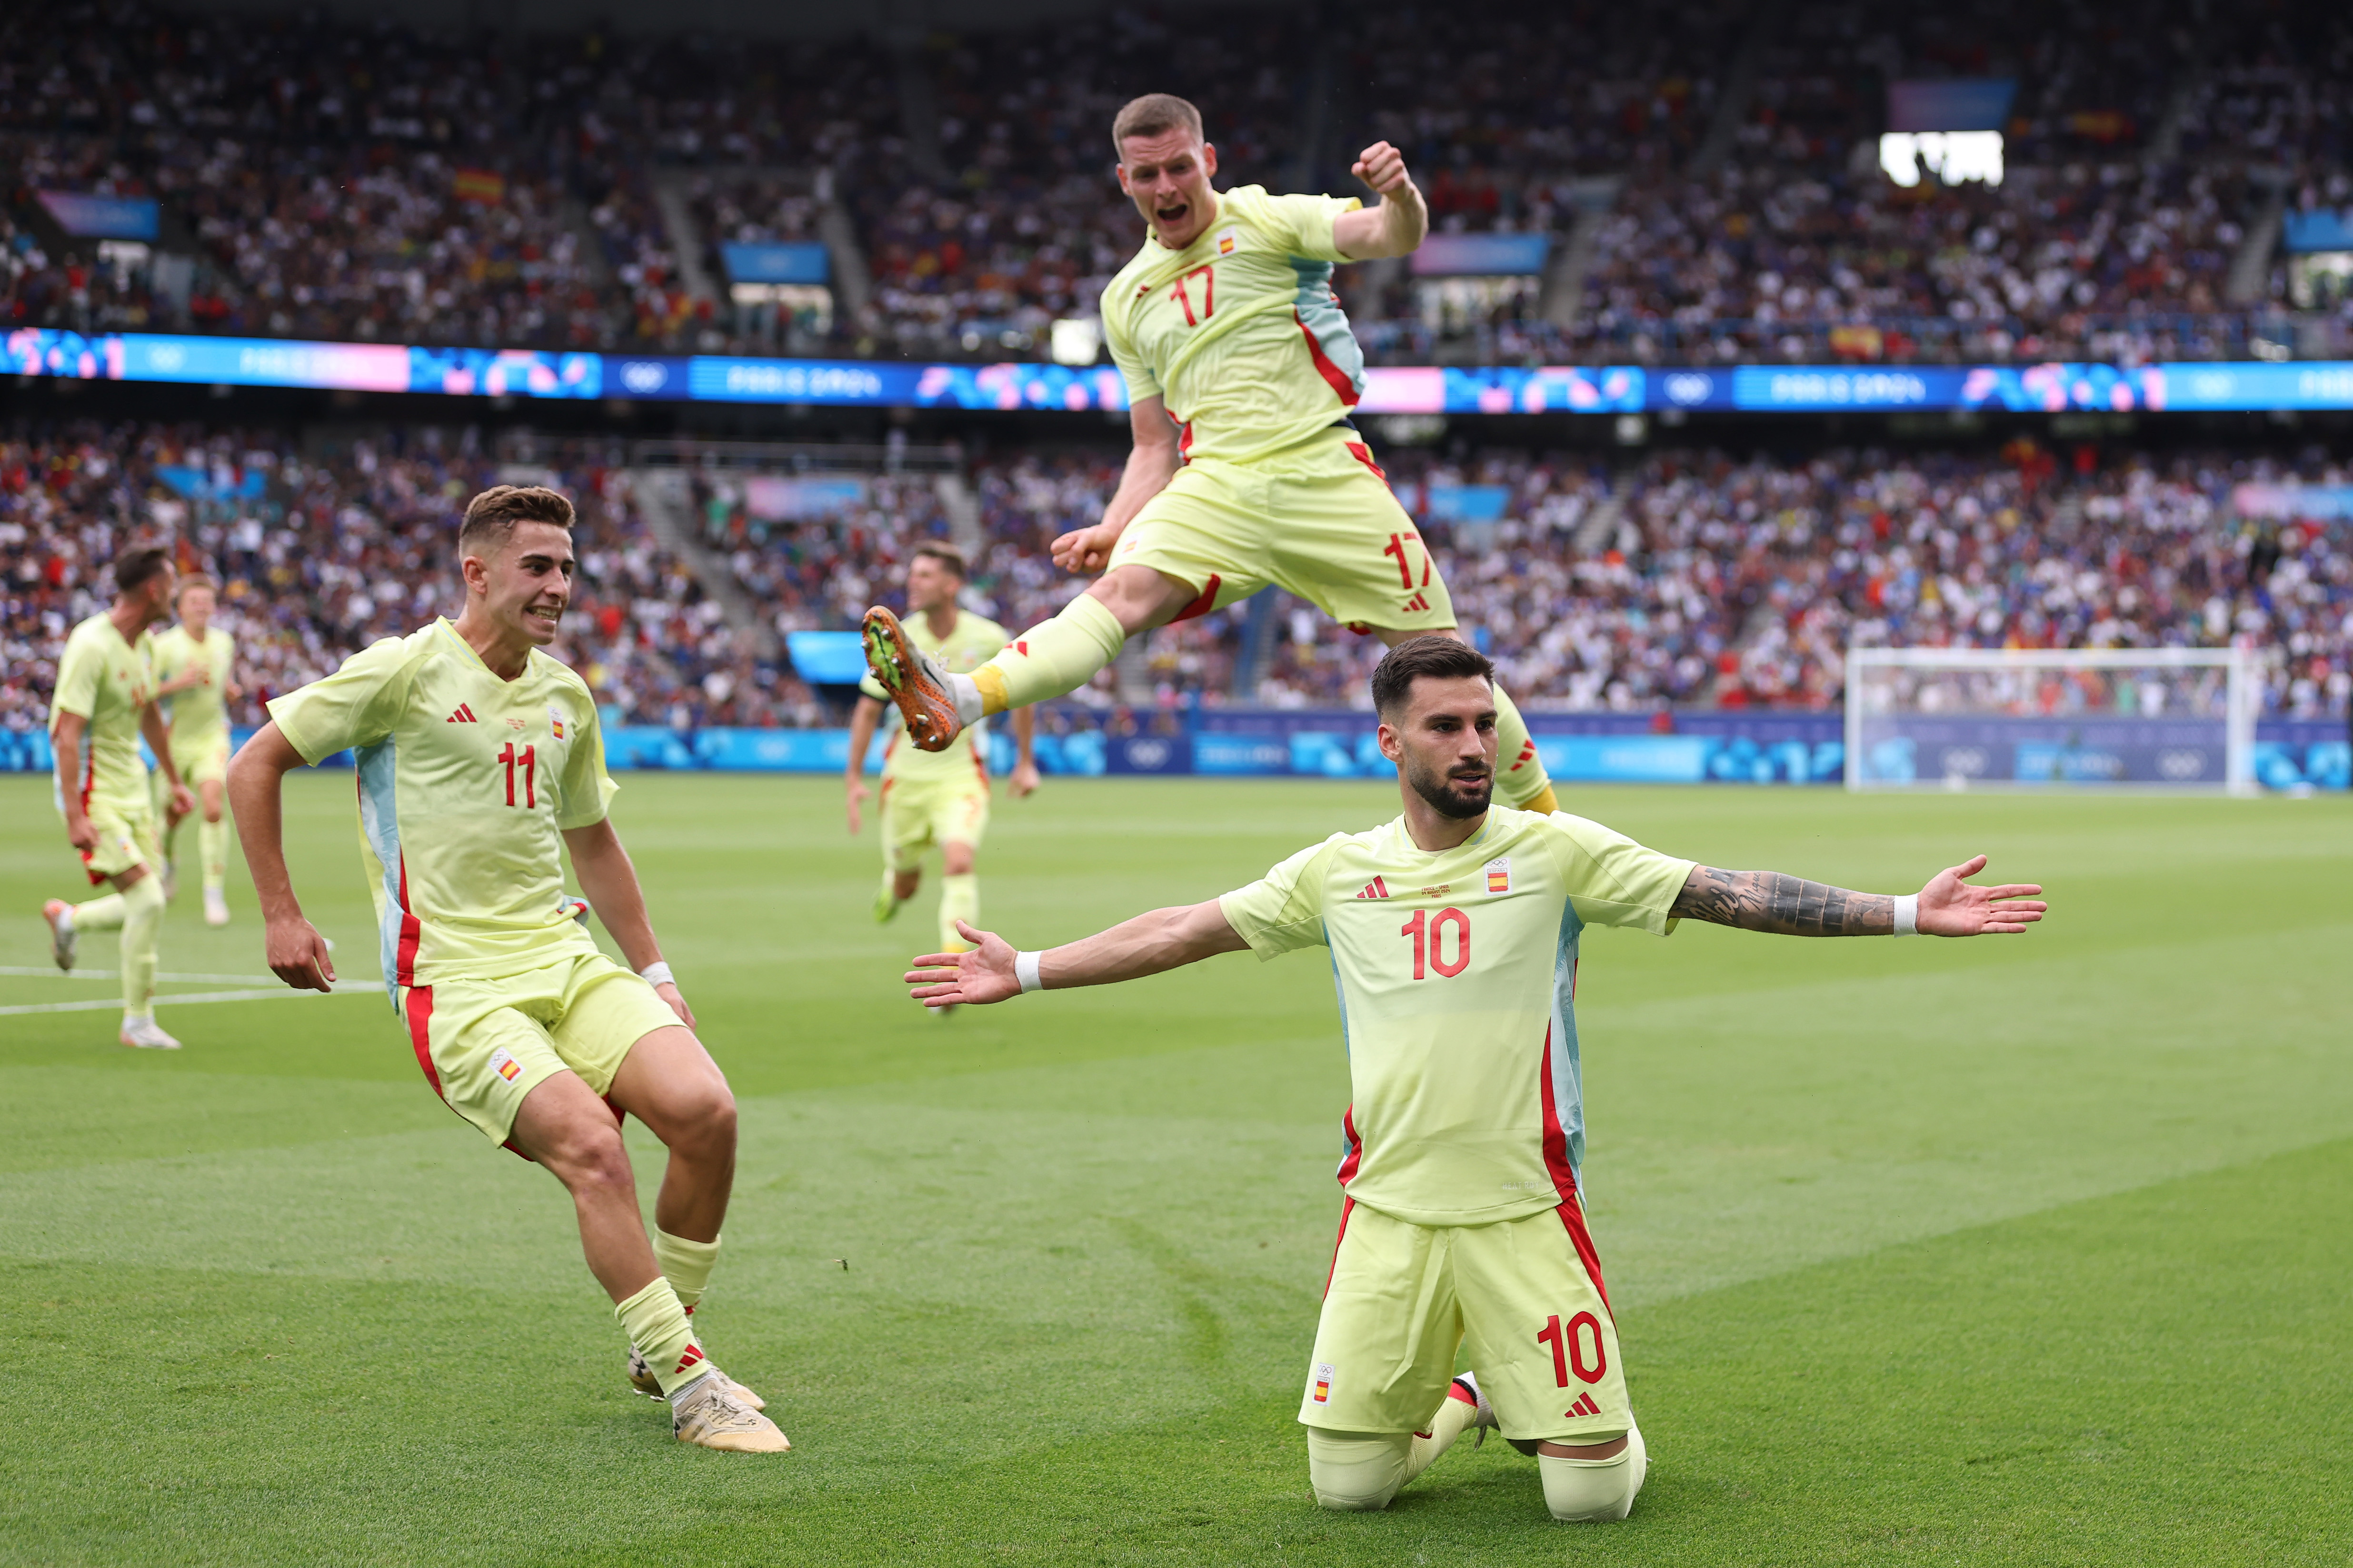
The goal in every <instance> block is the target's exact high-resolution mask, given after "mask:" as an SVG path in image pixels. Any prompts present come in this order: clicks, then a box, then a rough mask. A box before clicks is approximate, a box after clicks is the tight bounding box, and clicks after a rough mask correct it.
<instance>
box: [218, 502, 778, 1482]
mask: <svg viewBox="0 0 2353 1568" xmlns="http://www.w3.org/2000/svg"><path fill="white" fill-rule="evenodd" d="M572 523H573V510H572V503H571V502H570V501H569V500H565V498H564V497H563V496H561V495H559V494H557V493H556V492H555V491H554V490H550V489H520V488H517V487H513V486H508V485H501V486H499V487H498V488H496V489H489V490H485V491H483V492H482V493H481V494H480V495H479V496H476V497H475V498H474V500H473V501H472V503H471V504H470V505H469V506H468V507H467V508H466V516H465V521H464V523H463V525H462V526H461V528H460V529H459V535H458V546H459V554H460V555H461V556H462V557H463V573H464V576H465V584H466V605H465V608H464V610H463V611H462V612H461V613H460V614H459V616H458V620H457V623H456V624H455V625H454V626H453V625H452V624H451V623H449V622H448V621H447V620H443V619H440V618H438V617H437V618H436V619H435V620H434V622H433V624H432V625H431V626H426V627H425V628H423V629H422V630H420V631H417V632H414V633H412V634H410V635H409V636H407V637H387V638H385V640H384V641H382V642H379V643H377V644H376V645H375V647H370V648H368V649H366V650H365V651H364V652H361V653H357V654H354V655H353V656H352V657H351V658H348V659H346V660H344V661H343V668H341V669H339V670H337V671H336V672H335V673H334V674H333V675H331V676H329V677H328V678H327V679H324V680H321V681H317V682H314V683H313V684H311V685H310V686H306V687H304V688H302V689H301V690H299V691H295V692H292V693H290V694H289V695H287V696H284V697H280V698H279V699H278V700H275V701H273V702H272V703H270V704H269V713H270V722H269V723H268V724H267V725H265V726H263V727H262V729H261V731H260V732H259V733H258V734H256V735H255V736H254V737H253V739H252V740H250V741H248V742H246V745H245V747H244V749H243V750H241V751H240V752H237V759H236V761H235V762H233V763H231V764H230V768H229V800H230V805H231V806H232V808H233V809H234V810H235V812H236V814H237V831H238V832H239V834H240V835H241V836H242V837H243V838H244V840H245V843H246V847H247V848H246V862H247V864H248V866H249V867H250V868H252V871H253V879H254V888H255V891H256V892H257V893H258V894H259V899H260V903H261V910H262V916H263V919H264V920H265V921H267V922H268V938H267V940H268V944H269V967H270V968H271V969H272V970H273V971H275V972H276V973H278V975H279V976H280V978H281V979H283V980H285V981H286V982H287V984H290V985H295V986H301V987H307V988H311V989H315V990H320V991H325V990H331V989H332V987H333V984H334V978H335V972H334V965H333V964H332V962H331V961H330V960H329V957H328V954H327V948H326V944H325V942H323V941H322V940H321V938H320V936H319V933H318V932H317V931H314V930H312V929H311V923H310V921H307V920H305V919H303V917H302V909H301V904H300V903H298V902H297V901H296V900H295V897H294V889H293V885H292V883H291V882H290V880H289V879H288V876H287V871H286V855H285V849H284V846H283V844H282V843H281V840H280V785H281V781H282V780H283V779H284V777H285V774H286V773H287V772H288V771H289V770H290V769H292V768H296V767H300V766H301V765H303V764H304V763H318V762H320V761H321V760H322V759H324V758H326V757H329V756H332V755H333V754H334V753H335V752H340V751H343V749H345V748H346V747H349V748H351V749H353V751H354V752H356V755H357V761H358V764H359V795H360V844H361V852H362V856H363V858H364V862H365V865H366V870H367V876H368V882H369V886H370V889H371V890H372V891H373V892H374V894H375V906H376V918H377V924H378V929H379V934H380V938H381V942H382V955H381V957H382V963H383V965H384V980H385V990H386V992H387V993H388V994H390V995H391V997H392V1004H393V1007H394V1010H395V1011H396V1013H398V1014H399V1015H400V1016H401V1017H402V1018H403V1019H404V1020H405V1021H406V1024H407V1026H408V1037H409V1040H410V1043H411V1045H412V1046H413V1047H415V1049H416V1052H417V1065H418V1066H419V1067H421V1068H424V1069H425V1076H426V1079H427V1081H428V1082H429V1083H431V1084H432V1086H433V1088H434V1090H435V1091H436V1092H437V1093H438V1094H439V1095H440V1096H441V1098H442V1099H443V1100H445V1101H447V1102H448V1106H449V1108H450V1109H451V1110H455V1111H456V1112H457V1113H458V1114H459V1116H462V1117H464V1118H465V1119H466V1120H467V1121H470V1122H472V1123H473V1124H474V1126H475V1127H477V1128H479V1129H480V1131H482V1133H483V1134H484V1135H485V1136H487V1137H488V1138H490V1139H491V1142H496V1143H501V1144H503V1145H505V1146H506V1147H507V1148H509V1149H512V1150H513V1151H514V1152H516V1153H518V1154H521V1155H522V1156H523V1157H524V1158H525V1159H528V1160H533V1161H536V1162H538V1163H540V1164H542V1165H544V1166H546V1167H547V1170H548V1172H549V1173H550V1174H552V1175H554V1177H555V1178H556V1180H558V1181H560V1182H562V1183H563V1184H564V1185H565V1188H566V1189H568V1190H569V1191H570V1193H571V1194H572V1201H573V1204H574V1206H575V1209H576V1210H577V1211H578V1215H579V1219H580V1242H581V1247H582V1250H583V1251H584V1252H586V1255H587V1259H588V1268H589V1269H590V1271H591V1272H593V1273H594V1274H595V1275H596V1279H597V1282H598V1283H600V1284H602V1285H603V1286H604V1287H605V1289H607V1291H608V1292H610V1294H611V1295H612V1298H613V1300H614V1302H615V1309H614V1310H615V1315H616V1316H617V1317H618V1318H619V1319H620V1320H621V1322H622V1325H623V1326H624V1327H625V1328H627V1329H628V1334H629V1343H630V1357H629V1381H630V1383H631V1384H632V1385H633V1386H635V1387H636V1388H638V1391H639V1392H640V1393H645V1394H653V1395H656V1396H659V1397H666V1398H667V1399H668V1400H669V1402H670V1422H671V1429H672V1430H673V1431H674V1432H675V1433H676V1434H677V1435H678V1436H680V1437H681V1438H682V1439H684V1440H685V1441H687V1442H690V1443H699V1444H701V1445H702V1447H707V1448H730V1449H734V1450H737V1451H740V1452H748V1453H774V1452H778V1451H781V1450H783V1449H784V1448H786V1447H789V1445H788V1444H786V1441H785V1436H784V1434H783V1433H781V1432H779V1431H778V1430H776V1425H775V1424H774V1423H773V1422H771V1421H769V1420H768V1418H767V1417H766V1416H765V1415H761V1414H760V1408H761V1401H760V1400H759V1399H758V1397H757V1396H756V1395H754V1394H752V1393H751V1391H750V1390H748V1389H745V1388H744V1387H742V1386H741V1385H739V1384H735V1383H733V1382H732V1381H730V1380H729V1379H728V1378H727V1376H726V1375H725V1374H724V1373H721V1372H720V1371H719V1370H718V1369H717V1368H716V1367H714V1366H712V1363H710V1362H709V1361H708V1360H706V1359H705V1358H704V1355H703V1352H702V1346H701V1345H700V1344H699V1343H698V1342H697V1338H696V1335H695V1332H694V1328H693V1325H692V1324H691V1321H689V1318H688V1314H689V1313H691V1311H693V1310H694V1308H695V1305H696V1304H697V1302H698V1301H700V1300H701V1299H702V1291H703V1288H704V1286H705V1285H706V1284H707V1283H708V1282H709V1280H710V1278H711V1270H712V1264H713V1263H714V1262H716V1261H717V1258H718V1256H719V1226H720V1222H721V1221H722V1220H723V1218H725V1216H726V1213H727V1197H728V1193H729V1189H730V1188H731V1187H732V1185H733V1182H734V1175H735V1101H734V1098H733V1096H732V1095H731V1094H730V1093H729V1091H728V1088H727V1080H726V1079H725V1078H724V1077H723V1076H722V1075H721V1074H720V1071H719V1068H718V1065H717V1064H716V1063H714V1062H713V1061H712V1059H711V1058H710V1057H709V1055H707V1054H706V1053H705V1052H704V1050H703V1048H702V1043H701V1042H700V1041H698V1040H697V1039H696V1038H695V1037H694V1030H693V1025H694V1015H693V1013H692V1012H691V1011H690V1010H689V1009H688V1007H687V1005H686V1001H685V998H684V997H682V996H681V995H680V994H679V990H678V986H677V984H675V983H674V982H673V981H672V980H671V979H670V966H669V965H668V964H666V963H663V962H662V961H661V949H660V947H659V944H657V943H656V942H655V940H654V933H653V927H652V926H651V924H650V923H649V922H648V921H647V919H646V907H645V898H644V895H643V893H642V892H641V891H640V890H639V889H638V877H637V872H636V870H635V868H633V867H632V866H631V865H630V863H629V857H628V851H627V850H625V849H623V848H622V847H621V840H620V838H619V837H618V836H617V835H616V834H615V833H614V831H613V826H612V823H611V822H610V820H608V819H607V816H606V807H607V804H608V802H609V801H610V799H611V796H612V795H613V792H614V790H615V788H616V787H617V786H616V785H615V784H613V782H612V780H611V779H609V778H607V776H606V773H605V749H604V742H603V738H602V735H601V733H600V731H598V729H597V721H596V704H595V702H594V701H593V700H592V699H591V697H590V695H589V691H588V688H587V686H586V683H585V682H583V681H582V680H581V679H580V678H579V677H578V676H577V675H575V674H574V673H573V672H572V671H571V670H569V669H567V668H565V667H564V666H563V665H562V664H560V663H558V662H556V660H554V658H549V657H548V656H547V655H546V654H545V653H543V652H542V651H541V649H542V648H543V647H544V646H545V645H546V644H547V643H549V642H550V641H552V640H554V637H555V632H556V626H557V625H558V623H559V622H560V620H561V619H562V617H563V615H564V610H565V605H566V604H567V603H568V602H569V601H570V599H571V594H572V573H573V554H572ZM565 849H569V850H570V852H571V855H572V864H573V867H574V868H575V870H576V871H578V873H579V875H580V885H581V889H582V890H583V891H584V892H585V893H586V894H587V896H588V898H589V899H590V900H592V901H593V903H594V905H595V907H596V910H597V912H598V914H599V915H600V916H601V917H602V918H603V920H604V921H605V925H606V929H607V930H608V931H611V932H612V933H613V937H614V940H615V941H617V942H619V944H620V947H621V951H622V952H623V953H625V954H626V955H627V956H628V961H629V964H630V969H634V970H635V971H636V972H637V973H630V969H624V968H622V967H621V966H620V965H619V964H617V963H614V962H613V961H612V960H611V959H609V958H607V957H606V956H605V954H604V953H602V952H599V951H597V948H596V943H595V942H593V941H592V940H591V939H590V937H589V935H588V933H587V931H586V928H585V927H584V926H583V925H581V924H580V923H579V922H578V921H575V919H574V915H575V912H576V911H577V910H578V908H579V903H578V900H574V899H570V898H567V897H566V896H565V892H564V883H563V860H562V852H563V851H564V850H565ZM624 1113H627V1114H629V1115H634V1116H636V1117H637V1118H638V1120H640V1121H643V1122H644V1123H645V1124H646V1125H647V1126H648V1127H649V1128H651V1129H652V1130H653V1131H654V1133H655V1135H656V1136H657V1137H659V1138H660V1139H661V1141H662V1142H664V1143H665V1144H667V1145H668V1146H669V1148H670V1168H669V1170H668V1171H667V1172H666V1173H664V1175H663V1178H662V1185H661V1194H660V1195H659V1198H657V1199H656V1201H655V1204H654V1223H655V1231H654V1237H653V1240H652V1242H651V1244H650V1245H649V1243H648V1241H647V1238H646V1230H645V1222H644V1221H643V1219H641V1218H640V1217H639V1215H638V1189H637V1182H636V1178H635V1176H634V1175H633V1174H632V1173H631V1171H630V1168H629V1158H628V1152H626V1150H624V1148H623V1147H622V1143H621V1132H620V1118H621V1116H622V1115H623V1114H624Z"/></svg>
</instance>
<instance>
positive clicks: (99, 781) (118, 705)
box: [49, 614, 155, 817]
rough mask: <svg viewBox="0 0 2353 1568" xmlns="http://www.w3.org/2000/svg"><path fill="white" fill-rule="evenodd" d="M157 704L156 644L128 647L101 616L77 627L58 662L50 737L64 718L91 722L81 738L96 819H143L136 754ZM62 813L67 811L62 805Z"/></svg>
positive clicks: (84, 779)
mask: <svg viewBox="0 0 2353 1568" xmlns="http://www.w3.org/2000/svg"><path fill="white" fill-rule="evenodd" d="M154 697H155V639H154V638H153V637H150V636H149V635H148V634H147V633H145V632H141V633H140V634H139V639H138V640H137V641H136V642H125V641H123V639H122V634H121V632H120V631H118V630H116V629H115V625H114V622H113V621H112V620H111V619H110V618H109V617H108V616H105V615H103V614H100V615H95V616H90V619H88V620H86V621H84V622H82V623H81V625H79V626H76V627H74V629H73V631H72V633H71V634H70V635H69V636H68V637H67V638H66V647H65V653H64V654H63V655H62V656H61V657H60V658H58V689H57V693H56V695H54V696H53V697H51V698H50V699H49V732H50V734H51V735H55V734H56V733H57V728H58V716H59V715H60V714H65V713H79V714H80V715H81V716H82V717H83V718H84V719H86V720H88V721H90V724H89V728H87V729H86V730H84V731H82V735H83V740H82V761H81V775H80V776H81V805H82V810H83V811H84V812H86V813H88V814H90V816H108V815H125V816H133V817H140V816H146V815H147V813H148V810H149V805H148V796H147V787H148V786H147V763H146V761H145V759H143V758H142V757H141V756H140V754H139V721H140V719H141V718H142V716H143V715H144V714H145V713H146V711H147V704H148V703H150V702H152V701H153V700H154ZM58 805H60V806H61V807H62V805H64V803H63V802H62V801H60V802H59V803H58Z"/></svg>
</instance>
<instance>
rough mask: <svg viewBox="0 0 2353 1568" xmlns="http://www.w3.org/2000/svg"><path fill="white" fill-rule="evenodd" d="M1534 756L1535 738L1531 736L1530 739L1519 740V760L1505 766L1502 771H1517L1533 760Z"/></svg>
mask: <svg viewBox="0 0 2353 1568" xmlns="http://www.w3.org/2000/svg"><path fill="white" fill-rule="evenodd" d="M1535 757H1536V743H1535V739H1534V738H1533V737H1531V738H1530V739H1528V740H1525V741H1522V742H1520V755H1519V760H1518V761H1516V762H1514V763H1513V764H1512V765H1511V766H1510V767H1508V768H1505V769H1504V772H1505V773H1518V772H1519V771H1520V770H1521V769H1522V768H1524V767H1525V766H1527V765H1528V764H1529V763H1532V762H1534V761H1535Z"/></svg>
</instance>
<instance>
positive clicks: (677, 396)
mask: <svg viewBox="0 0 2353 1568" xmlns="http://www.w3.org/2000/svg"><path fill="white" fill-rule="evenodd" d="M0 374H12V375H51V376H67V377H74V378H79V379H83V380H105V381H146V382H176V383H183V384H214V385H222V386H283V387H319V388H329V389H337V390H348V391H358V392H407V393H427V394H438V395H446V396H470V397H533V398H539V397H550V398H596V397H628V398H653V399H672V400H679V401H696V402H715V403H754V404H779V405H802V404H807V405H849V406H864V407H877V408H969V409H976V410H985V409H1002V410H1008V411H1012V410H1060V411H1063V412H1070V413H1086V412H1105V413H1118V412H1121V411H1124V409H1125V408H1126V407H1127V391H1126V387H1125V385H1124V383H1123V382H1122V380H1121V378H1120V375H1119V373H1118V372H1117V371H1116V370H1114V369H1113V368H1112V367H1111V366H1109V365H1078V366H1072V365H1059V364H1014V363H1004V364H918V363H905V362H901V361H895V360H794V359H755V358H750V357H727V356H721V355H691V356H690V355H652V354H598V353H553V352H547V351H541V350H534V349H511V350H492V349H462V348H420V347H407V346H404V345H401V344H397V343H327V342H298V341H290V340H279V339H273V338H209V337H196V336H175V335H166V334H162V333H153V332H121V333H113V332H109V333H97V334H88V335H85V334H83V333H79V332H70V331H62V330H59V329H55V328H47V327H40V328H24V329H21V330H18V331H11V332H6V333H5V334H0ZM1671 408H1673V409H1698V410H1710V409H1715V410H1724V409H1736V410H1744V411H1753V412H1767V413H1769V412H1778V413H1790V414H1808V413H1829V412H1841V411H1843V412H1905V411H1913V410H1926V411H1951V410H1960V409H1978V408H2001V409H2008V410H2010V411H2013V412H2018V413H2047V414H2059V413H2065V412H2069V411H2071V410H2095V411H2102V412H2112V413H2121V412H2136V411H2138V412H2147V413H2164V412H2166V411H2168V410H2196V411H2206V410H2263V409H2306V408H2309V409H2332V408H2336V409H2353V360H2312V361H2303V362H2291V363H2284V364H2274V363H2263V362H2254V361H2248V362H2230V361H2218V362H2214V363H2204V362H2188V363H2168V364H2147V365H2140V366H2137V367H2126V366H2120V365H2110V364H2091V363H2046V364H2029V365H2013V364H2004V365H1920V366H1913V365H1885V366H1877V367H1859V366H1855V365H1845V364H1841V365H1738V366H1734V367H1730V368H1723V369H1702V368H1697V367H1693V368H1687V369H1672V368H1671V369H1659V370H1645V369H1644V368H1643V367H1641V366H1640V365H1543V366H1537V367H1535V368H1524V367H1518V366H1509V365H1488V366H1474V367H1467V368H1466V367H1462V366H1456V365H1443V366H1441V365H1429V366H1386V367H1376V368H1374V369H1371V370H1368V371H1366V373H1365V393H1364V396H1363V398H1362V400H1361V401H1360V402H1359V403H1358V404H1357V405H1356V412H1357V413H1359V414H1547V413H1551V414H1633V413H1641V412H1643V411H1646V410H1663V409H1671Z"/></svg>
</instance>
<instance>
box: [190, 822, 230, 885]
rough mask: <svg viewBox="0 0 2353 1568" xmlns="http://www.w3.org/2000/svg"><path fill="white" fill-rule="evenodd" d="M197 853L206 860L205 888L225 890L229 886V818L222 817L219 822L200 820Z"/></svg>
mask: <svg viewBox="0 0 2353 1568" xmlns="http://www.w3.org/2000/svg"><path fill="white" fill-rule="evenodd" d="M196 852H197V853H198V854H199V855H201V856H202V857H203V858H204V862H205V886H206V887H207V888H225V887H227V885H228V816H227V813H226V812H224V813H223V814H222V815H221V819H220V820H219V821H218V822H206V821H204V820H203V819H202V818H198V820H197V824H196Z"/></svg>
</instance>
